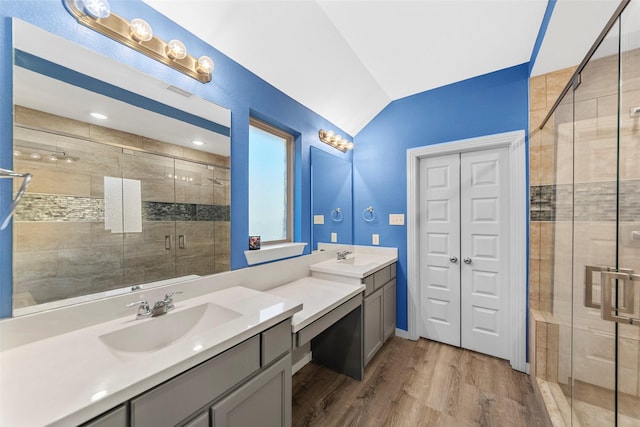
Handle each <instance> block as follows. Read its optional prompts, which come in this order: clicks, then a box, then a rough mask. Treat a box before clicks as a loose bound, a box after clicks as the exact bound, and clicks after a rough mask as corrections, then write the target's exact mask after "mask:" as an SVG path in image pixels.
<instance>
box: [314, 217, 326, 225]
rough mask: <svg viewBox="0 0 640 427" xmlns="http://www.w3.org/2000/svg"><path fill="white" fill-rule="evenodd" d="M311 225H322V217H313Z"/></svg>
mask: <svg viewBox="0 0 640 427" xmlns="http://www.w3.org/2000/svg"><path fill="white" fill-rule="evenodd" d="M313 223H314V224H320V225H322V224H324V215H314V216H313Z"/></svg>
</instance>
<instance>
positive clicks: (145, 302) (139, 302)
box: [125, 297, 149, 308]
mask: <svg viewBox="0 0 640 427" xmlns="http://www.w3.org/2000/svg"><path fill="white" fill-rule="evenodd" d="M136 305H139V306H140V307H141V308H144V307H145V306H147V308H148V307H149V302H148V301H147V299H146V298H145V297H142V298H141V299H140V301H136V302H130V303H129V304H125V307H135V306H136Z"/></svg>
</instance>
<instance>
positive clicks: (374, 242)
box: [371, 234, 380, 246]
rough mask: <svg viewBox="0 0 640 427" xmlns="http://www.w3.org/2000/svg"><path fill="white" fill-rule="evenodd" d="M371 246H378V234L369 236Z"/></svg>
mask: <svg viewBox="0 0 640 427" xmlns="http://www.w3.org/2000/svg"><path fill="white" fill-rule="evenodd" d="M371 244H372V245H376V246H377V245H379V244H380V235H379V234H372V235H371Z"/></svg>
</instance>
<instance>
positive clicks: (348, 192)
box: [311, 147, 353, 250]
mask: <svg viewBox="0 0 640 427" xmlns="http://www.w3.org/2000/svg"><path fill="white" fill-rule="evenodd" d="M351 178H352V172H351V163H350V162H349V161H347V160H345V159H343V158H340V157H337V156H334V155H332V154H329V153H327V152H326V151H323V150H320V149H319V148H316V147H311V209H312V212H313V248H312V250H316V249H318V242H320V243H330V242H332V241H334V242H335V243H343V244H352V243H353V237H352V236H353V232H352V228H353V226H352V218H353V208H352V179H351ZM334 233H335V234H334ZM332 236H334V237H335V240H333V239H332Z"/></svg>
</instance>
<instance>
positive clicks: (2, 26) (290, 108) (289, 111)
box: [0, 0, 346, 317]
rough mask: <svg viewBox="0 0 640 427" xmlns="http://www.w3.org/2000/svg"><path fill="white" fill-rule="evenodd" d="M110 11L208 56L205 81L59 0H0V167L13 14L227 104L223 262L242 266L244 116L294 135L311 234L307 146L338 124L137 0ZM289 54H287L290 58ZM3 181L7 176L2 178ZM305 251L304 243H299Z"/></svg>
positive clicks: (1, 246)
mask: <svg viewBox="0 0 640 427" xmlns="http://www.w3.org/2000/svg"><path fill="white" fill-rule="evenodd" d="M110 3H111V8H112V10H113V11H114V12H115V13H117V14H118V15H120V16H123V17H125V18H127V19H133V18H135V17H142V18H144V19H145V20H146V21H147V22H149V24H150V25H151V27H152V28H153V30H154V33H155V34H156V35H158V36H159V37H160V38H162V39H165V40H169V39H172V38H177V39H180V40H182V41H183V42H184V43H185V44H186V45H187V47H188V48H189V51H190V52H193V53H194V54H195V55H196V56H200V55H208V56H210V57H211V58H212V59H213V60H214V62H215V70H214V73H213V80H212V82H211V83H208V84H202V83H200V82H198V81H196V80H193V79H191V78H190V77H187V76H184V75H183V74H180V73H179V72H177V71H175V70H173V69H171V68H169V67H167V66H165V65H163V64H160V63H159V62H156V61H154V60H152V59H150V58H148V57H146V56H144V55H142V54H140V53H137V52H135V51H133V50H132V49H130V48H128V47H125V46H123V45H121V44H119V43H117V42H115V41H113V40H111V39H109V38H107V37H105V36H103V35H101V34H98V33H96V32H94V31H92V30H90V29H88V28H86V27H84V26H81V25H80V24H78V23H77V22H76V21H75V19H74V18H73V17H72V16H71V15H70V14H69V13H68V12H67V11H66V9H65V7H64V5H63V3H62V0H40V1H37V0H34V1H24V0H19V1H10V0H0V34H1V37H2V38H1V40H0V47H2V49H1V50H0V55H1V56H0V129H2V131H1V132H0V167H3V168H11V167H12V157H13V156H12V151H13V150H12V145H13V143H12V131H11V129H12V123H13V119H12V102H11V99H12V85H11V81H12V52H11V49H12V42H11V18H12V17H17V18H20V19H22V20H23V21H26V22H29V23H31V24H34V25H36V26H38V27H40V28H43V29H45V30H47V31H49V32H51V33H54V34H57V35H59V36H61V37H64V38H66V39H68V40H71V41H73V42H75V43H78V44H80V45H84V46H85V47H87V48H89V49H92V50H94V51H98V52H100V53H102V54H103V55H106V56H109V57H111V58H114V59H116V60H118V61H120V62H122V63H125V64H128V65H130V66H132V67H134V68H137V69H139V70H141V71H142V72H145V73H148V74H150V75H152V76H154V77H157V78H159V79H161V80H164V81H166V82H168V83H170V84H173V85H175V86H178V87H181V88H183V89H185V90H187V91H189V92H192V93H194V94H196V95H198V96H200V97H202V98H205V99H208V100H210V101H213V102H215V103H217V104H220V105H222V106H224V107H226V108H229V109H231V120H232V126H231V128H232V129H231V180H232V186H231V217H232V221H231V267H232V269H237V268H242V267H245V266H247V264H246V260H245V258H244V252H243V251H244V250H245V249H246V246H247V236H248V235H249V226H248V222H249V220H248V155H247V153H248V139H249V115H250V113H251V114H254V115H256V116H258V117H259V118H260V119H262V120H265V121H269V122H271V123H272V124H274V125H276V126H281V127H285V128H286V130H290V131H293V132H294V133H295V135H296V155H297V158H298V160H299V161H298V163H297V164H296V173H297V174H298V178H299V180H298V181H297V186H296V201H295V206H296V227H295V235H296V240H298V241H303V242H310V241H311V221H310V218H311V197H310V191H311V190H310V186H311V175H310V147H311V146H312V145H320V144H322V143H321V142H320V141H319V140H318V136H317V135H318V130H319V129H321V128H322V129H334V130H335V131H340V132H341V133H342V134H343V135H344V134H346V133H345V132H344V131H343V130H342V129H339V128H337V127H336V126H335V125H334V124H332V123H330V122H328V121H327V120H325V119H324V118H322V117H320V116H319V115H317V114H315V113H314V112H312V111H311V110H309V109H308V108H306V107H304V106H303V105H301V104H300V103H298V102H296V101H294V100H293V99H291V98H289V97H288V96H286V95H284V94H283V93H282V92H280V91H279V90H277V89H276V88H274V87H273V86H271V85H269V84H268V83H266V82H265V81H264V80H262V79H260V78H258V77H257V76H256V75H254V74H252V73H251V72H249V71H248V70H246V69H245V68H243V67H242V66H240V65H239V64H237V63H236V62H234V61H233V60H231V59H230V58H228V57H226V56H224V55H223V54H221V53H220V52H219V51H217V50H216V49H215V48H213V47H211V46H209V45H207V44H206V43H204V42H203V41H202V40H200V39H198V38H197V37H195V36H193V35H192V34H191V33H189V32H187V31H186V30H185V29H183V28H182V27H180V26H178V25H177V24H175V23H174V22H173V21H171V20H169V19H168V18H166V17H164V16H163V15H161V14H160V13H158V12H156V11H155V10H154V9H152V8H150V7H149V6H147V5H146V4H145V3H143V2H142V1H140V0H127V1H124V0H111V1H110ZM294 58H295V57H294V56H293V55H292V60H294ZM2 181H7V180H2ZM0 185H2V187H0V198H1V199H0V203H1V206H7V204H8V199H9V197H11V196H10V195H11V190H10V183H9V182H3V183H0ZM11 242H12V235H11V228H10V227H8V228H7V229H6V230H4V231H1V232H0V317H5V316H7V315H9V314H10V313H11V294H12V289H11V283H12V277H11V250H12V243H11ZM305 250H306V252H307V253H308V252H309V250H310V247H309V246H307V248H306V249H305Z"/></svg>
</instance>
